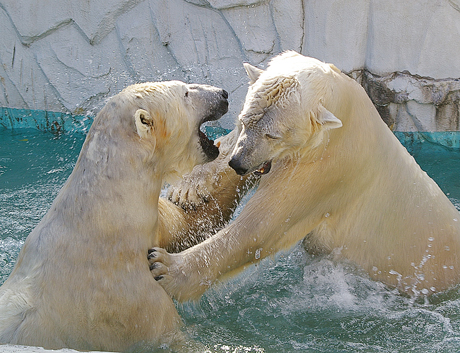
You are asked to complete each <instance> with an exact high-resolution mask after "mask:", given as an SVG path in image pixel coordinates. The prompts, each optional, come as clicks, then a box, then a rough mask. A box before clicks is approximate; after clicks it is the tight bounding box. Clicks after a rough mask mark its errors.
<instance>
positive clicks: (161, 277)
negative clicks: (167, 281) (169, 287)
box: [155, 276, 163, 281]
mask: <svg viewBox="0 0 460 353" xmlns="http://www.w3.org/2000/svg"><path fill="white" fill-rule="evenodd" d="M160 279H163V276H156V277H155V281H159V280H160Z"/></svg>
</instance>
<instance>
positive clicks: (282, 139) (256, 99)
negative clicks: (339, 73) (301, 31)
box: [229, 52, 342, 175]
mask: <svg viewBox="0 0 460 353" xmlns="http://www.w3.org/2000/svg"><path fill="white" fill-rule="evenodd" d="M244 67H245V69H246V72H247V74H248V76H249V79H250V86H249V89H248V93H247V96H246V100H245V103H244V106H243V109H242V111H241V113H240V115H239V117H238V127H239V129H240V134H239V137H238V140H237V143H236V146H235V148H234V150H233V153H232V156H231V160H230V162H229V164H230V166H231V167H232V168H233V169H234V170H235V171H236V172H237V173H238V174H240V175H244V174H248V173H250V172H253V171H255V172H256V173H257V174H266V173H268V172H269V171H270V168H271V164H272V161H273V160H276V159H280V158H283V157H286V156H288V155H291V156H295V155H299V154H300V155H304V154H305V150H306V149H314V148H315V147H317V146H318V145H319V144H320V143H321V141H322V139H323V136H324V132H325V131H327V130H330V129H335V128H338V127H341V126H342V122H341V121H340V120H339V119H338V118H336V117H335V116H334V115H333V114H332V113H331V112H329V111H328V110H327V109H325V108H324V107H323V105H322V100H323V99H324V98H323V97H324V95H325V93H326V92H324V91H325V90H327V89H328V84H327V81H330V79H328V78H327V76H328V75H330V71H335V70H337V69H335V70H334V69H333V68H331V66H330V65H327V64H324V63H322V62H320V61H318V60H316V59H312V58H307V57H305V56H302V55H300V54H297V53H295V52H286V53H283V54H281V55H279V56H278V57H275V58H274V59H273V60H272V61H271V62H270V64H269V66H268V68H267V69H266V70H261V69H258V68H256V67H254V66H252V65H250V64H246V63H245V64H244Z"/></svg>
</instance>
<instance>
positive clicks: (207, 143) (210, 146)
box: [198, 91, 228, 161]
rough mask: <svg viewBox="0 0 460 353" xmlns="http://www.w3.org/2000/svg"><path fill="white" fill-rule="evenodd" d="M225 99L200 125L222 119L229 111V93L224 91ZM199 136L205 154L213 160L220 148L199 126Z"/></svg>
mask: <svg viewBox="0 0 460 353" xmlns="http://www.w3.org/2000/svg"><path fill="white" fill-rule="evenodd" d="M223 92H224V93H223V94H222V97H223V99H221V100H220V102H219V104H218V106H217V107H216V108H215V111H214V112H212V113H211V114H209V115H208V116H206V117H205V118H204V119H203V120H202V121H201V123H200V126H201V125H203V124H204V123H206V122H208V121H215V120H218V119H220V118H221V117H222V116H223V115H225V113H227V111H228V101H227V97H228V93H227V92H225V91H223ZM198 136H199V138H200V145H201V148H202V149H203V152H204V154H205V155H206V157H208V159H209V160H210V161H213V160H214V159H216V158H217V157H218V156H219V148H218V147H217V146H215V145H214V141H213V140H211V139H209V138H208V137H207V136H206V134H205V133H204V132H203V131H201V130H200V127H198Z"/></svg>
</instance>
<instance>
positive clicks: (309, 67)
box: [150, 51, 460, 300]
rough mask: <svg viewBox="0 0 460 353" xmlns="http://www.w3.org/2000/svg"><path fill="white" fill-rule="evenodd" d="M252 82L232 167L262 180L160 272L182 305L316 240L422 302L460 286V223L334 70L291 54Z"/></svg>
mask: <svg viewBox="0 0 460 353" xmlns="http://www.w3.org/2000/svg"><path fill="white" fill-rule="evenodd" d="M245 68H246V71H247V73H248V75H249V78H250V87H249V90H248V93H247V97H246V101H245V103H244V107H243V110H242V112H241V114H240V115H239V121H238V128H237V132H238V134H239V137H238V139H237V142H236V145H235V147H234V150H233V153H232V155H231V157H230V161H229V163H230V166H231V167H232V168H233V169H234V170H235V171H236V172H237V173H238V174H240V175H247V174H248V173H251V172H255V173H257V174H259V175H261V181H260V185H259V187H258V189H257V191H256V193H255V194H254V196H253V197H252V198H251V199H250V200H249V201H248V203H247V204H246V206H245V208H244V209H243V211H242V212H241V214H240V215H239V216H238V217H237V218H236V220H235V221H234V222H233V223H231V224H230V225H229V226H227V227H226V228H224V229H223V230H221V231H220V232H218V233H217V234H216V235H215V236H213V237H212V238H210V239H207V240H206V241H204V242H203V243H200V244H198V245H196V246H194V247H192V248H189V249H187V250H185V251H183V252H181V253H179V254H168V253H167V252H165V251H164V250H163V249H155V250H156V251H154V252H153V253H152V254H151V256H150V262H151V263H152V268H153V270H152V272H153V274H154V276H155V277H156V278H157V279H158V280H159V283H160V284H161V285H162V286H163V287H164V288H165V289H166V291H167V292H168V293H169V294H171V295H172V296H173V297H175V298H177V299H179V300H188V299H194V298H198V297H199V296H200V295H201V294H202V293H203V292H204V291H205V290H206V288H208V287H209V286H210V285H211V284H212V283H214V282H215V281H216V280H217V279H218V278H220V277H222V276H223V275H226V274H229V273H231V272H236V271H238V270H241V269H243V268H244V267H245V266H248V265H249V264H251V263H253V262H257V261H259V260H260V259H263V258H265V257H267V256H269V255H272V254H275V253H276V252H278V251H279V250H281V249H285V248H290V247H292V246H293V245H294V244H295V243H297V242H298V241H300V240H302V239H303V238H305V237H306V238H305V241H304V243H305V245H306V248H307V250H308V251H310V252H314V253H331V252H333V251H334V250H335V251H334V253H335V254H336V256H337V257H338V258H346V259H348V260H351V261H352V262H354V263H356V264H357V265H359V266H360V267H361V268H363V269H364V270H365V271H367V272H368V273H369V275H370V276H371V278H373V279H375V280H378V281H382V282H383V283H386V284H388V285H390V286H393V287H396V288H398V289H399V290H400V291H401V292H404V293H407V294H409V295H411V296H417V295H429V294H432V293H434V292H438V291H443V290H445V289H447V288H448V287H450V286H452V285H454V284H457V283H459V280H460V214H459V212H458V211H457V209H456V208H455V207H454V206H453V205H452V203H451V202H450V201H449V199H448V198H447V197H446V196H445V195H444V193H443V192H442V191H441V190H440V188H439V187H438V185H436V183H435V182H434V181H433V180H432V179H431V178H430V177H428V175H427V174H426V173H424V172H423V171H422V170H421V169H420V167H419V166H418V165H417V163H416V162H415V160H414V159H413V158H412V157H411V156H410V155H409V153H408V152H407V151H406V149H405V148H404V147H403V146H402V145H401V144H400V143H399V141H398V140H397V139H396V137H395V136H394V135H393V133H392V132H391V131H390V129H388V127H387V126H386V125H385V124H384V122H383V121H382V119H381V118H380V116H379V114H378V112H377V111H376V109H375V107H374V106H373V104H372V102H371V100H370V99H369V97H368V96H367V94H366V92H365V91H364V90H363V88H362V87H361V86H360V85H359V84H358V83H356V82H355V81H354V80H352V79H351V78H349V77H348V76H346V75H344V74H343V73H341V72H340V70H339V69H337V68H336V67H335V66H334V65H331V64H325V63H323V62H320V61H318V60H316V59H313V58H309V57H305V56H302V55H300V54H297V53H295V52H292V51H290V52H285V53H283V54H281V55H279V56H277V57H275V58H274V59H273V60H272V61H271V62H270V64H269V66H268V68H267V69H266V70H260V69H258V68H255V67H253V66H251V65H249V64H245Z"/></svg>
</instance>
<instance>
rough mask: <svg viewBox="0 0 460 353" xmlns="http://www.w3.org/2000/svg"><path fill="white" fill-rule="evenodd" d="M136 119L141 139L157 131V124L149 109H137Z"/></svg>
mask: <svg viewBox="0 0 460 353" xmlns="http://www.w3.org/2000/svg"><path fill="white" fill-rule="evenodd" d="M134 120H135V122H136V129H137V134H138V135H139V136H140V138H141V139H142V138H147V137H149V136H152V135H153V132H154V131H155V124H154V121H153V118H152V116H151V115H150V114H149V112H148V111H146V110H144V109H138V110H136V113H135V114H134Z"/></svg>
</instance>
